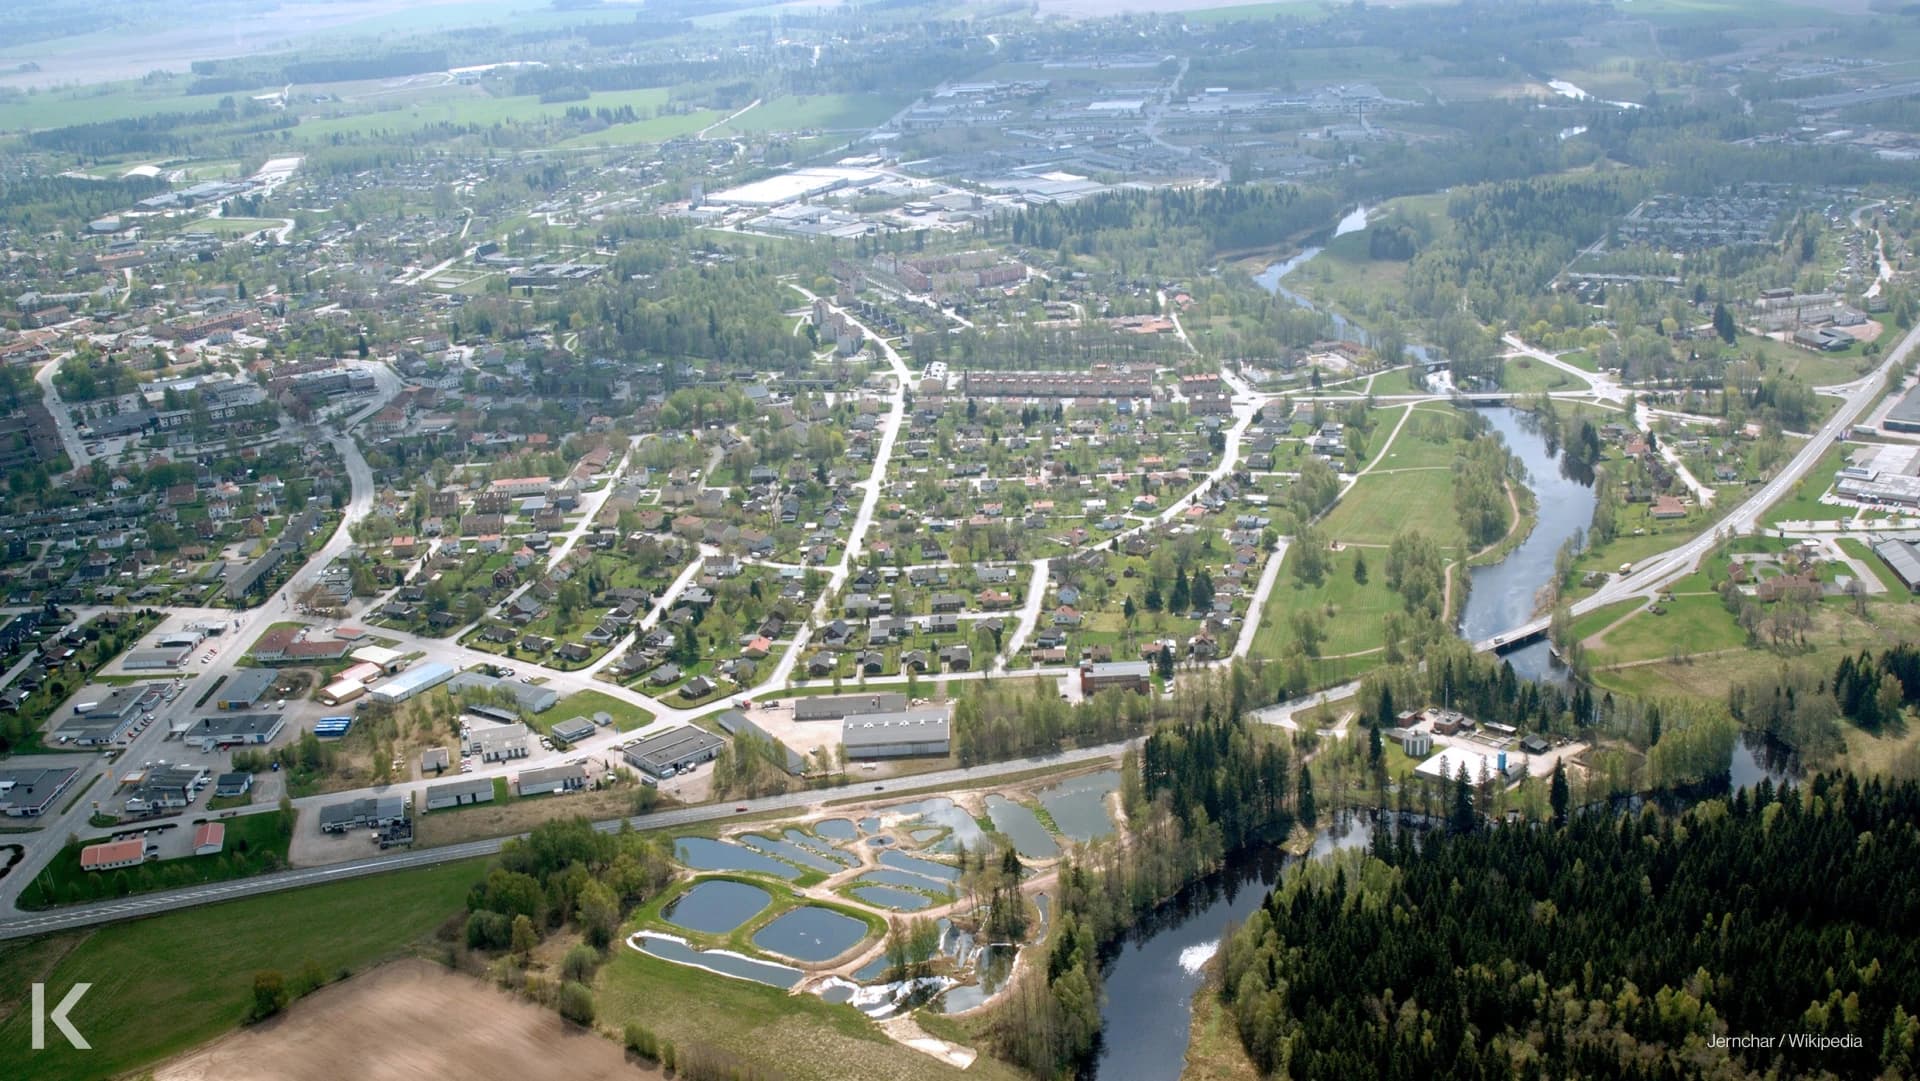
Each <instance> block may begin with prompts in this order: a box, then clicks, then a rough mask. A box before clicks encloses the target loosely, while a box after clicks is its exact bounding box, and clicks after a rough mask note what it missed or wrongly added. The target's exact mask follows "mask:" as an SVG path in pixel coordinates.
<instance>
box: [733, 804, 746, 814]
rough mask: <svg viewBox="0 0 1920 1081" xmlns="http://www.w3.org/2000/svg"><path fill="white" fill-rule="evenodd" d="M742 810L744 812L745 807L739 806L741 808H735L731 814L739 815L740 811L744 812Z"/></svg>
mask: <svg viewBox="0 0 1920 1081" xmlns="http://www.w3.org/2000/svg"><path fill="white" fill-rule="evenodd" d="M744 810H746V807H744V806H741V807H735V808H734V809H733V813H734V814H739V813H740V812H742V811H744Z"/></svg>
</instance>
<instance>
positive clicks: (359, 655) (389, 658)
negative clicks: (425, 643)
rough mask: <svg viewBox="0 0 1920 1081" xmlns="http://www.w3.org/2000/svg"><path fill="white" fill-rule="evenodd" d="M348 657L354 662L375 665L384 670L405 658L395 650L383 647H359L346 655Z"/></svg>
mask: <svg viewBox="0 0 1920 1081" xmlns="http://www.w3.org/2000/svg"><path fill="white" fill-rule="evenodd" d="M348 656H350V657H352V658H353V659H354V660H356V661H365V662H367V663H368V664H377V665H379V666H380V667H382V668H385V667H386V666H387V665H390V664H392V663H394V662H395V661H398V660H399V659H400V658H401V657H403V656H405V654H403V653H400V652H399V651H397V650H392V649H388V648H387V647H385V646H361V647H360V648H359V649H356V650H354V651H353V652H352V653H350V654H348Z"/></svg>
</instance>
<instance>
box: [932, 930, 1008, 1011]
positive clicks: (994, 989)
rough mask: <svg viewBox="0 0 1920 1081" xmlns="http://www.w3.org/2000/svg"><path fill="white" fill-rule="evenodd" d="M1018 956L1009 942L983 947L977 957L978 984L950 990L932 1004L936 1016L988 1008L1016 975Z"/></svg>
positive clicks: (975, 969)
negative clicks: (994, 997) (1014, 972)
mask: <svg viewBox="0 0 1920 1081" xmlns="http://www.w3.org/2000/svg"><path fill="white" fill-rule="evenodd" d="M1019 956H1020V950H1019V948H1018V947H1016V946H1014V945H1013V944H1011V943H1008V942H996V943H994V944H993V945H991V946H987V947H984V948H983V949H981V950H980V952H979V953H977V954H976V955H974V960H973V965H974V973H973V974H974V979H975V981H976V982H974V983H969V984H962V985H960V986H958V987H952V988H949V989H948V990H947V993H946V994H943V995H941V996H940V997H939V998H937V999H934V1000H933V1005H932V1006H931V1007H930V1008H931V1009H932V1010H933V1012H935V1013H959V1012H961V1011H962V1010H971V1009H973V1008H974V1007H976V1006H984V1005H986V1002H987V1000H988V999H990V998H992V997H993V996H995V995H997V994H999V993H1000V989H1001V988H1003V987H1005V986H1006V985H1007V979H1008V977H1010V976H1012V975H1013V963H1014V960H1015V959H1016V958H1018V957H1019Z"/></svg>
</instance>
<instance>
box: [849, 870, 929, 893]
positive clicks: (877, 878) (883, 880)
mask: <svg viewBox="0 0 1920 1081" xmlns="http://www.w3.org/2000/svg"><path fill="white" fill-rule="evenodd" d="M853 881H854V883H855V884H856V885H861V886H865V885H869V884H872V885H880V886H899V887H900V888H901V889H907V890H924V891H925V892H927V893H931V894H935V895H938V896H940V897H952V896H953V886H951V885H950V884H948V883H946V882H942V881H939V880H938V879H933V878H923V877H921V876H920V875H916V874H911V873H909V872H907V871H895V870H890V869H886V870H879V871H868V872H867V873H866V874H863V875H861V876H860V877H859V878H856V879H854V880H853Z"/></svg>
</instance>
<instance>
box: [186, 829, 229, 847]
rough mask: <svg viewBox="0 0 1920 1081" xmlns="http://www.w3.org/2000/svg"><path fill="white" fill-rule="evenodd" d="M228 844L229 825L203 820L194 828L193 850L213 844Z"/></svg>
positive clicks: (215, 845)
mask: <svg viewBox="0 0 1920 1081" xmlns="http://www.w3.org/2000/svg"><path fill="white" fill-rule="evenodd" d="M226 844H227V827H226V826H224V825H222V824H220V823H218V822H202V823H200V824H199V825H198V826H196V827H194V830H193V850H194V851H195V852H198V851H200V850H201V849H203V848H206V847H207V846H208V845H212V846H213V847H214V848H224V847H226Z"/></svg>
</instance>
